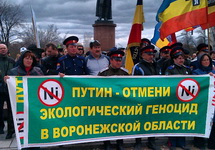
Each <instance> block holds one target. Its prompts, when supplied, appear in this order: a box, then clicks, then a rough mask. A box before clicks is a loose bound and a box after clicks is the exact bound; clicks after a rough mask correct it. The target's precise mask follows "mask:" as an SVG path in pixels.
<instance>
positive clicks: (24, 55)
mask: <svg viewBox="0 0 215 150" xmlns="http://www.w3.org/2000/svg"><path fill="white" fill-rule="evenodd" d="M25 57H31V58H32V59H33V63H32V66H36V65H37V60H36V56H35V54H34V53H33V52H31V51H27V52H25V53H24V54H23V59H24V58H25ZM22 61H23V60H22Z"/></svg>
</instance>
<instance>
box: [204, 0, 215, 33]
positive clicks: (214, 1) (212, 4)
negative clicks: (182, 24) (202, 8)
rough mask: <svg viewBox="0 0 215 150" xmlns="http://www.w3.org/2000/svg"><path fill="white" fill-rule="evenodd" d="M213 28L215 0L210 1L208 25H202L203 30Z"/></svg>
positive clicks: (214, 22) (214, 24)
mask: <svg viewBox="0 0 215 150" xmlns="http://www.w3.org/2000/svg"><path fill="white" fill-rule="evenodd" d="M213 26H215V0H209V1H208V16H207V23H206V24H203V25H201V27H202V29H207V28H210V27H213Z"/></svg>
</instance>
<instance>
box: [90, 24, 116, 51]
mask: <svg viewBox="0 0 215 150" xmlns="http://www.w3.org/2000/svg"><path fill="white" fill-rule="evenodd" d="M93 27H94V39H95V40H99V41H100V43H101V47H102V50H103V51H107V50H109V49H111V48H112V47H114V46H115V27H116V24H114V23H113V21H104V20H102V21H95V24H93Z"/></svg>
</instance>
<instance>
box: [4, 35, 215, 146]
mask: <svg viewBox="0 0 215 150" xmlns="http://www.w3.org/2000/svg"><path fill="white" fill-rule="evenodd" d="M78 41H79V39H78V37H76V36H70V37H68V38H66V39H65V40H64V41H63V44H64V45H65V48H64V49H62V48H61V49H59V48H57V46H56V45H55V44H53V43H48V44H47V45H46V46H45V48H44V50H43V49H40V48H37V47H36V45H34V44H32V45H30V46H28V47H27V48H25V47H22V48H20V54H19V55H17V58H16V61H15V60H13V59H12V58H11V57H9V56H8V48H7V46H6V45H5V44H4V43H0V134H4V132H5V131H4V126H5V125H4V119H3V106H4V102H6V104H7V108H8V115H7V125H8V127H7V129H8V131H7V135H6V139H10V138H12V137H13V134H14V133H15V132H14V126H13V119H12V110H11V105H10V100H9V94H8V89H7V85H6V80H7V79H8V78H9V76H11V75H14V76H30V75H59V76H60V77H64V76H65V75H93V76H97V75H99V76H112V75H126V76H127V75H129V74H128V71H127V70H126V69H125V68H124V66H125V61H124V60H125V57H126V51H125V48H116V47H114V48H112V49H110V51H108V52H107V53H102V50H101V44H100V42H99V41H98V40H93V41H91V42H90V43H89V47H90V50H89V51H88V52H85V50H84V47H83V46H82V45H80V44H79V43H78ZM191 55H192V56H193V57H191ZM214 56H215V50H213V49H212V47H211V46H210V45H208V44H206V43H201V44H199V45H198V46H197V47H196V52H195V53H193V54H190V53H189V50H187V49H185V48H184V47H183V44H182V43H179V42H178V43H174V44H172V45H170V46H164V47H163V48H161V49H160V50H159V52H158V51H157V50H155V46H153V45H152V44H151V42H150V40H148V39H146V38H143V39H142V40H141V44H140V48H139V62H138V63H137V64H135V65H134V67H133V69H132V74H131V75H133V76H151V75H192V74H193V75H202V74H209V75H213V74H214V73H215V67H214V64H215V57H214ZM214 121H215V118H214V119H213V122H214ZM167 143H168V146H169V148H170V149H171V150H174V149H175V148H176V147H180V148H182V149H187V148H186V138H185V137H169V139H168V142H167ZM193 144H194V146H195V147H197V148H198V149H205V148H206V147H207V148H209V149H215V124H213V125H212V131H211V135H210V138H209V139H205V138H199V137H194V140H193ZM147 146H148V147H149V148H150V149H153V150H160V149H161V148H160V147H158V146H157V145H156V142H155V138H154V137H150V138H148V141H147ZM104 147H105V149H106V150H110V149H111V147H112V146H111V141H105V142H104ZM134 148H135V149H136V150H140V149H141V148H142V143H141V138H136V143H135V147H134ZM117 149H118V150H123V149H124V148H123V140H117Z"/></svg>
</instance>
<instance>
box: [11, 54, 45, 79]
mask: <svg viewBox="0 0 215 150" xmlns="http://www.w3.org/2000/svg"><path fill="white" fill-rule="evenodd" d="M36 65H37V61H36V57H35V55H34V53H33V52H31V51H25V52H23V53H22V55H21V56H20V62H19V64H18V66H17V67H15V68H13V69H11V70H10V71H9V72H8V75H14V76H30V75H43V72H42V70H41V69H40V68H39V67H36Z"/></svg>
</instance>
